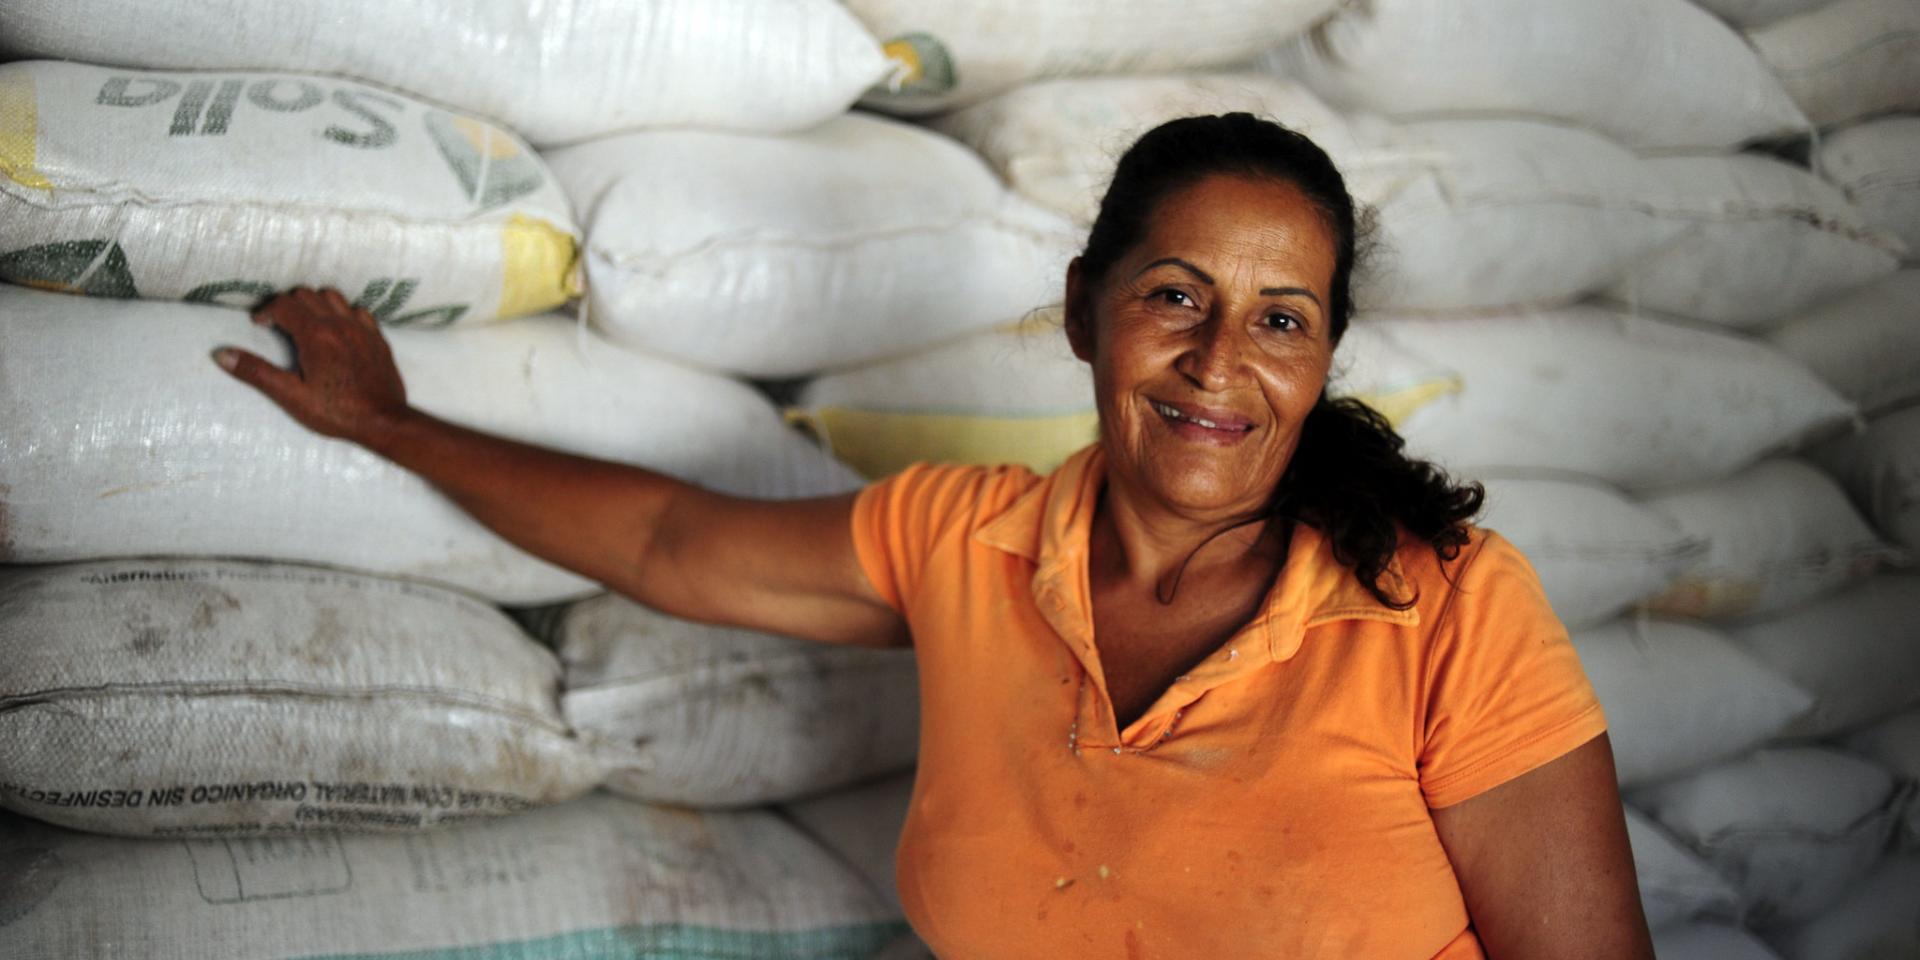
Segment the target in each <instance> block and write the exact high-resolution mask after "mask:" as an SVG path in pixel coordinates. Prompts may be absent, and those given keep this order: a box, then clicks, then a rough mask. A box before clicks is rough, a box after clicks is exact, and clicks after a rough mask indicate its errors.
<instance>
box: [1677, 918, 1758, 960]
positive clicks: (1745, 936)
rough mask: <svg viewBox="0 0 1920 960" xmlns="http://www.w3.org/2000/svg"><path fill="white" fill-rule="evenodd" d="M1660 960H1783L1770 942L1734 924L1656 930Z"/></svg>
mask: <svg viewBox="0 0 1920 960" xmlns="http://www.w3.org/2000/svg"><path fill="white" fill-rule="evenodd" d="M1653 952H1654V955H1655V956H1658V957H1659V958H1660V960H1782V958H1781V956H1780V955H1779V954H1777V953H1774V952H1773V950H1772V948H1770V947H1768V946H1767V944H1766V941H1764V940H1761V939H1760V938H1759V937H1756V936H1754V935H1753V934H1751V933H1749V932H1747V931H1746V930H1745V929H1743V928H1741V927H1736V926H1734V925H1732V924H1731V923H1725V922H1721V923H1711V922H1702V923H1680V924H1675V925H1673V926H1671V927H1666V928H1664V929H1660V930H1655V931H1653Z"/></svg>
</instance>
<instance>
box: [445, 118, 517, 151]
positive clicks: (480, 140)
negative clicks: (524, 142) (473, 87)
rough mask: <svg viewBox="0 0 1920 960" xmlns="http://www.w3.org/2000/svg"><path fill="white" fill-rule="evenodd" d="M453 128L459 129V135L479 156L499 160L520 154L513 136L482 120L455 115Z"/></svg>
mask: <svg viewBox="0 0 1920 960" xmlns="http://www.w3.org/2000/svg"><path fill="white" fill-rule="evenodd" d="M453 128H454V129H455V130H458V131H460V135H461V136H463V137H466V138H467V142H468V143H470V144H472V145H473V151H474V152H475V153H477V154H480V155H481V156H486V157H492V158H493V159H495V160H499V159H501V158H502V157H517V156H519V155H520V145H519V144H518V143H515V142H514V140H513V137H511V136H508V135H507V133H506V131H504V130H501V129H500V128H499V127H496V126H494V125H493V124H491V123H487V122H486V121H484V120H475V119H474V118H472V117H462V116H458V115H455V116H454V117H453Z"/></svg>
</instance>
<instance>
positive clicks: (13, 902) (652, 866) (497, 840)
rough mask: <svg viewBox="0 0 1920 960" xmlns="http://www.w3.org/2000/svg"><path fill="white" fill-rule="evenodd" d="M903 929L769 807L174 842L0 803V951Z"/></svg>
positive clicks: (806, 958) (824, 956)
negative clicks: (20, 811)
mask: <svg viewBox="0 0 1920 960" xmlns="http://www.w3.org/2000/svg"><path fill="white" fill-rule="evenodd" d="M906 930H907V928H906V925H905V924H904V923H902V922H901V921H900V920H899V919H898V915H897V913H896V912H895V911H894V910H893V909H892V908H890V907H889V906H888V905H887V904H886V903H885V902H884V901H883V900H882V899H881V898H880V897H879V896H878V895H876V893H875V892H874V891H873V890H871V889H869V887H868V885H867V883H866V882H865V881H863V880H862V879H861V878H860V877H858V876H856V875H855V874H854V873H853V872H852V871H851V870H849V869H848V868H847V867H846V866H844V865H843V864H841V863H840V862H839V861H838V860H837V859H836V858H835V857H834V855H833V854H831V853H829V852H828V851H826V850H824V849H822V848H821V847H820V846H818V845H817V844H815V843H814V842H813V841H811V840H809V839H807V837H805V836H803V835H802V834H801V833H800V832H799V831H797V830H796V829H794V828H793V827H792V826H790V825H789V824H788V823H786V822H785V821H783V820H782V819H781V818H780V817H779V816H777V815H775V814H773V813H769V812H765V811H748V812H733V813H714V812H708V813H696V812H693V811H688V810H682V809H678V808H672V807H659V806H649V805H646V804H641V803H636V802H633V801H629V800H624V799H621V798H618V797H613V796H610V795H607V794H592V795H589V796H587V797H583V798H581V799H578V800H575V801H572V802H569V803H566V804H563V805H560V806H556V807H550V808H547V809H544V810H537V811H534V812H531V813H526V814H523V815H519V816H514V817H509V818H506V819H502V820H494V821H489V822H485V823H472V824H466V825H463V826H459V827H451V828H447V829H442V830H432V831H427V832H423V833H411V834H365V833H333V832H317V833H299V834H287V835H284V836H277V837H250V838H225V839H204V840H172V841H155V840H129V839H122V838H117V837H105V836H99V835H95V834H87V833H78V832H73V831H69V830H64V829H61V828H59V827H54V826H50V825H47V824H43V823H39V822H36V821H33V820H29V819H26V818H24V817H14V816H9V815H6V814H0V958H4V960H28V958H34V960H44V958H54V957H60V958H66V957H106V956H123V957H141V958H145V960H176V958H177V960H188V958H196V960H197V958H200V957H206V956H210V955H218V956H229V957H248V958H262V960H264V958H282V957H314V956H352V957H355V958H358V960H377V958H399V957H408V958H414V960H418V958H422V957H432V958H436V960H482V958H487V960H508V958H545V960H555V958H562V957H575V958H601V957H604V958H631V960H637V958H669V957H673V958H687V957H699V958H702V960H752V958H764V957H783V958H801V960H868V958H876V957H883V956H890V955H894V954H897V953H898V952H899V951H900V950H902V949H905V947H893V946H890V945H891V944H893V943H894V942H895V941H898V940H902V938H903V937H904V936H905V935H906ZM910 945H911V941H910V940H909V941H908V942H907V946H910ZM905 956H912V954H911V953H908V954H905Z"/></svg>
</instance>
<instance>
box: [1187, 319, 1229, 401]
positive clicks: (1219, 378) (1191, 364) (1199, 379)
mask: <svg viewBox="0 0 1920 960" xmlns="http://www.w3.org/2000/svg"><path fill="white" fill-rule="evenodd" d="M1239 349H1240V345H1239V343H1238V342H1236V339H1235V338H1234V336H1233V331H1232V329H1231V326H1230V325H1229V324H1227V323H1225V322H1223V321H1221V320H1220V319H1218V318H1214V319H1210V320H1208V321H1206V322H1205V323H1202V324H1200V325H1199V326H1198V327H1196V328H1194V337H1193V339H1192V341H1190V342H1189V343H1188V345H1187V349H1186V350H1184V351H1182V352H1181V354H1180V357H1179V359H1178V360H1177V361H1176V362H1175V366H1174V369H1176V370H1178V371H1179V372H1180V374H1181V375H1183V376H1185V377H1186V378H1187V379H1188V380H1191V381H1193V384H1194V385H1195V386H1197V387H1199V388H1200V389H1202V390H1209V391H1219V390H1224V389H1226V388H1227V387H1228V386H1229V385H1230V384H1232V382H1233V371H1234V367H1236V366H1237V365H1238V364H1239V362H1240V359H1239Z"/></svg>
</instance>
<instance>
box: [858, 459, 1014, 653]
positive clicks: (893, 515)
mask: <svg viewBox="0 0 1920 960" xmlns="http://www.w3.org/2000/svg"><path fill="white" fill-rule="evenodd" d="M992 472H993V471H992V470H990V469H989V468H986V467H971V466H957V465H952V464H928V463H916V464H914V465H912V466H910V467H907V468H906V469H905V470H902V471H900V472H899V473H896V474H894V475H893V476H890V477H887V478H886V479H884V480H881V481H879V482H878V483H874V484H872V485H870V486H868V487H867V488H866V489H864V490H862V491H860V494H859V495H858V496H857V497H855V498H854V501H853V547H854V552H855V554H856V555H857V556H858V558H859V561H860V569H861V571H862V572H863V573H865V574H866V575H867V580H868V582H870V583H872V584H873V588H874V590H876V591H878V592H879V594H880V597H881V599H883V600H885V601H886V602H887V605H888V606H890V607H892V608H893V609H894V610H895V611H897V612H899V613H901V614H902V615H904V614H906V612H907V611H906V603H907V600H908V599H909V598H910V597H912V596H913V594H914V591H915V590H916V589H917V588H918V586H919V583H920V577H921V574H922V573H923V572H924V571H925V570H926V566H927V558H928V557H930V556H931V555H932V554H933V550H934V548H935V546H936V544H937V543H938V542H939V540H940V537H941V535H942V534H943V533H945V532H946V531H948V530H950V529H952V528H953V527H955V526H956V525H959V524H962V523H964V522H965V520H966V518H967V517H968V516H970V515H971V514H972V513H973V512H974V511H975V509H977V504H978V501H979V499H980V494H981V488H982V486H983V485H984V484H985V482H986V480H987V479H988V477H989V475H990V474H991V473H992Z"/></svg>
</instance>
